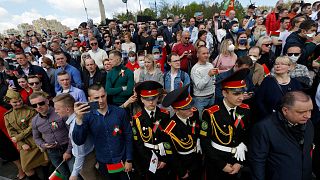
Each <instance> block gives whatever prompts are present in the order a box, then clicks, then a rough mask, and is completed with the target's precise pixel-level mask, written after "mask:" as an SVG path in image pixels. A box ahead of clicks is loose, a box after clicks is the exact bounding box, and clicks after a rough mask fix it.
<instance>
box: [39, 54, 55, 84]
mask: <svg viewBox="0 0 320 180" xmlns="http://www.w3.org/2000/svg"><path fill="white" fill-rule="evenodd" d="M41 67H42V68H43V69H44V70H45V71H46V72H47V75H48V77H49V79H50V84H51V86H52V87H54V83H55V78H54V74H55V71H56V69H54V68H53V64H52V61H51V59H50V58H48V57H46V56H44V57H43V58H42V63H41Z"/></svg>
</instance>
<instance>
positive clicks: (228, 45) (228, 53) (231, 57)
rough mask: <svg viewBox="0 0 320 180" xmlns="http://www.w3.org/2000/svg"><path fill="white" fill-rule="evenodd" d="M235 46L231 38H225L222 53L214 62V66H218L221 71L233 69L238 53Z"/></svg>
mask: <svg viewBox="0 0 320 180" xmlns="http://www.w3.org/2000/svg"><path fill="white" fill-rule="evenodd" d="M234 49H235V46H234V45H233V43H232V40H231V39H225V40H223V41H222V43H221V46H220V54H219V55H218V56H217V57H216V59H215V60H214V61H213V62H212V64H213V67H214V68H218V70H219V73H222V72H225V71H228V70H229V69H231V68H232V67H233V66H234V65H235V63H236V60H237V55H236V54H235V53H234Z"/></svg>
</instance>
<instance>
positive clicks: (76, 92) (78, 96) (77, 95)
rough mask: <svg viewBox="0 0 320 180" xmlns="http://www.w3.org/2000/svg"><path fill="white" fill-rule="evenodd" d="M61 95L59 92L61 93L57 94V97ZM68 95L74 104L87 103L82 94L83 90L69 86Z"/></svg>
mask: <svg viewBox="0 0 320 180" xmlns="http://www.w3.org/2000/svg"><path fill="white" fill-rule="evenodd" d="M62 93H63V92H62V90H61V91H59V92H57V95H59V94H62ZM68 94H70V95H71V96H72V97H73V98H74V100H75V101H76V102H87V97H86V95H85V94H84V92H83V90H81V89H79V88H76V87H73V86H70V89H69V92H68Z"/></svg>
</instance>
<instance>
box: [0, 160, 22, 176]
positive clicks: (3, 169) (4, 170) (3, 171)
mask: <svg viewBox="0 0 320 180" xmlns="http://www.w3.org/2000/svg"><path fill="white" fill-rule="evenodd" d="M17 174H18V170H17V168H16V166H15V165H14V164H13V163H11V162H9V163H6V162H3V161H2V160H0V180H10V179H13V178H15V177H16V175H17Z"/></svg>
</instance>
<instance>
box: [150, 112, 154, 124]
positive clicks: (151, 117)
mask: <svg viewBox="0 0 320 180" xmlns="http://www.w3.org/2000/svg"><path fill="white" fill-rule="evenodd" d="M150 119H151V120H152V122H153V121H154V112H153V111H151V112H150Z"/></svg>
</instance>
